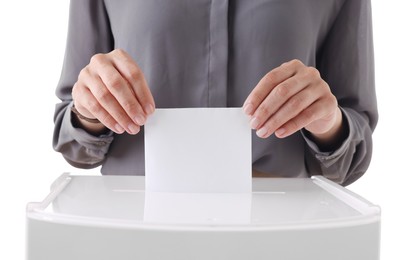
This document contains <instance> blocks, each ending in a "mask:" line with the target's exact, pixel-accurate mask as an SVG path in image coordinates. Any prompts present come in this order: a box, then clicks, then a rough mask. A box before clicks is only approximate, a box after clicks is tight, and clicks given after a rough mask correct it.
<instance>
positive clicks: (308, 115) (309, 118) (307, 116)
mask: <svg viewBox="0 0 407 260" xmlns="http://www.w3.org/2000/svg"><path fill="white" fill-rule="evenodd" d="M301 116H302V117H303V121H304V122H307V123H308V124H309V123H311V122H314V121H315V113H314V112H313V111H312V110H311V109H306V110H304V111H303V112H302V113H301Z"/></svg>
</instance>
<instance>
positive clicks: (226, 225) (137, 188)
mask: <svg viewBox="0 0 407 260" xmlns="http://www.w3.org/2000/svg"><path fill="white" fill-rule="evenodd" d="M26 219H27V226H26V229H27V242H26V243H27V259H28V260H44V259H58V260H65V259H66V260H68V259H69V260H72V259H76V260H82V259H87V260H89V259H98V260H105V259H106V260H108V259H109V260H111V259H121V260H127V259H147V260H150V259H157V260H158V259H160V260H162V259H177V260H181V259H188V260H190V259H233V260H238V259H283V260H294V259H312V260H326V259H330V260H343V259H358V260H377V259H379V258H380V257H379V255H380V208H379V207H378V206H375V205H373V204H372V203H370V202H368V201H366V200H365V199H363V198H362V197H360V196H358V195H356V194H354V193H352V192H350V191H349V190H347V189H346V188H343V187H341V186H339V185H337V184H335V183H333V182H331V181H329V180H327V179H325V178H323V177H312V178H308V179H284V178H271V179H263V178H255V179H253V191H252V193H249V194H245V193H242V194H230V193H229V194H228V193H214V194H199V193H153V192H145V190H144V177H140V176H71V175H69V174H63V175H62V176H61V177H60V178H59V179H57V180H56V181H55V182H54V184H53V185H52V187H51V192H50V194H49V195H48V196H47V197H46V198H45V199H44V201H42V202H40V203H29V204H28V205H27V215H26Z"/></svg>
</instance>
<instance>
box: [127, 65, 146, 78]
mask: <svg viewBox="0 0 407 260" xmlns="http://www.w3.org/2000/svg"><path fill="white" fill-rule="evenodd" d="M130 77H131V78H132V79H134V80H136V81H137V80H141V79H142V78H143V73H142V72H141V70H140V69H139V68H138V67H137V66H132V67H131V69H130Z"/></svg>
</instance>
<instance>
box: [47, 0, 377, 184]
mask: <svg viewBox="0 0 407 260" xmlns="http://www.w3.org/2000/svg"><path fill="white" fill-rule="evenodd" d="M116 48H121V49H123V50H125V51H126V52H128V53H129V54H130V55H131V56H132V57H133V58H134V60H135V61H136V62H137V63H138V65H139V66H140V68H141V69H142V71H143V72H144V75H145V77H146V79H147V82H148V85H149V87H150V88H151V91H152V94H153V96H154V100H155V103H156V106H157V108H177V107H178V108H179V107H239V106H242V105H243V102H244V101H245V99H246V98H247V96H248V95H249V93H250V92H251V90H252V89H253V88H254V86H255V85H256V84H257V83H258V81H259V80H260V79H261V78H262V77H263V76H264V75H265V74H266V73H267V72H269V71H270V70H272V69H273V68H275V67H277V66H279V65H281V64H282V63H284V62H286V61H289V60H292V59H299V60H301V61H302V62H303V63H304V64H306V65H308V66H314V67H316V68H317V69H318V70H319V71H320V73H321V76H322V78H323V79H324V80H325V81H326V82H327V83H328V84H329V85H330V87H331V90H332V92H333V93H334V95H335V96H336V97H337V99H338V103H339V105H340V108H341V109H342V111H343V115H344V118H345V121H346V122H347V124H348V125H349V134H348V136H347V138H346V139H345V140H343V142H342V144H341V145H340V146H339V147H338V148H337V149H336V150H334V151H329V152H326V151H321V150H320V149H319V148H318V146H317V145H316V144H315V143H314V142H312V141H311V140H310V139H309V138H307V136H306V133H305V131H299V132H297V133H295V134H293V135H292V136H290V137H287V138H284V139H278V138H276V137H275V136H274V135H273V136H271V137H269V138H267V139H261V138H258V137H257V136H256V135H255V133H254V132H253V137H252V141H253V142H252V144H253V148H252V160H253V169H255V170H257V171H259V172H262V173H266V174H270V175H278V176H282V177H307V176H311V175H320V174H322V175H324V176H325V177H327V178H329V179H331V180H333V181H335V182H337V183H340V184H343V185H347V184H349V183H352V182H353V181H355V180H356V179H358V178H359V177H360V176H361V175H363V173H364V172H365V171H366V170H367V168H368V165H369V163H370V159H371V155H372V132H373V129H374V128H375V126H376V123H377V120H378V113H377V104H376V94H375V87H374V63H373V44H372V23H371V5H370V1H369V0H235V1H232V0H229V1H228V0H193V1H191V0H171V1H168V0H148V1H145V0H105V1H101V0H100V1H99V0H72V1H71V5H70V16H69V29H68V38H67V46H66V53H65V59H64V63H63V68H62V74H61V78H60V81H59V84H58V86H57V89H56V95H57V96H58V98H59V99H60V100H61V102H60V103H58V104H57V105H56V108H55V116H54V121H55V130H54V136H53V147H54V149H55V150H56V151H58V152H61V153H62V155H63V156H64V158H65V159H66V160H67V161H68V162H69V163H70V164H72V165H73V166H75V167H80V168H92V167H96V166H99V165H102V168H101V171H102V174H120V175H142V174H144V135H143V131H141V132H140V133H139V134H137V135H134V136H132V135H128V134H121V135H117V134H113V133H109V134H106V135H102V136H97V137H96V136H92V135H90V134H88V133H86V132H85V131H84V130H82V129H80V128H75V127H74V126H73V125H72V123H71V112H70V107H71V106H72V96H71V90H72V86H73V85H74V83H75V82H76V80H77V78H78V75H79V72H80V70H81V69H82V68H84V67H85V66H86V65H87V64H88V63H89V60H90V58H91V57H92V56H93V55H94V54H96V53H106V52H110V51H111V50H113V49H116Z"/></svg>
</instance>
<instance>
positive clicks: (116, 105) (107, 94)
mask: <svg viewBox="0 0 407 260" xmlns="http://www.w3.org/2000/svg"><path fill="white" fill-rule="evenodd" d="M85 83H86V85H87V86H88V88H89V90H90V92H91V93H92V95H93V96H94V98H95V99H96V100H97V102H98V104H99V105H100V106H101V107H102V108H103V109H104V110H105V111H106V112H107V113H108V114H109V115H110V116H111V117H112V118H113V119H114V120H115V121H116V122H117V124H118V125H120V126H121V127H122V128H124V129H125V130H126V131H127V132H128V133H129V134H136V133H138V132H139V131H140V127H139V125H137V123H135V122H134V121H133V120H132V119H131V118H130V117H129V116H128V114H127V113H126V111H125V110H124V109H123V107H122V105H121V104H120V102H119V101H118V100H117V99H116V98H115V97H114V96H113V95H112V93H111V91H110V90H109V89H108V87H107V86H106V85H105V83H104V82H103V81H102V79H101V78H100V77H99V76H98V75H95V76H94V77H89V78H88V79H87V80H86V81H85ZM109 83H110V82H108V83H107V84H109ZM95 116H96V115H95ZM98 119H99V120H100V118H99V117H98Z"/></svg>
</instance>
